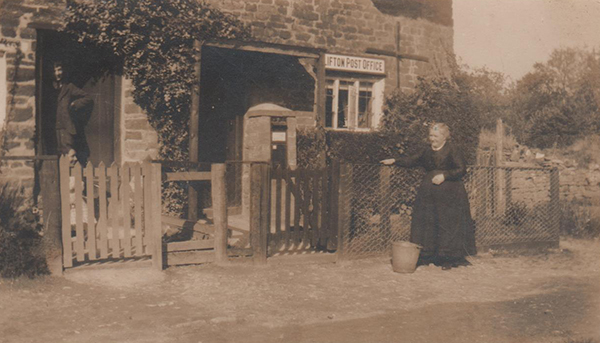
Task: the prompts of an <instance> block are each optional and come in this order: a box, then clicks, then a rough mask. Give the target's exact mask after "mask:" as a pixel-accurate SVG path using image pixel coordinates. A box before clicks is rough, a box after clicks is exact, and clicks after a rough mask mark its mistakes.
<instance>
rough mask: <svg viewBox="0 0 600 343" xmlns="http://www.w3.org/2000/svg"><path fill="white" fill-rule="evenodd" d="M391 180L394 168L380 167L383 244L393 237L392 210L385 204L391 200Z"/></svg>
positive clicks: (381, 236)
mask: <svg viewBox="0 0 600 343" xmlns="http://www.w3.org/2000/svg"><path fill="white" fill-rule="evenodd" d="M391 178H392V167H388V166H383V165H382V166H380V167H379V192H380V197H379V199H378V203H379V204H378V206H377V207H378V209H379V216H380V225H381V226H380V232H379V234H380V238H381V239H382V241H383V243H386V240H390V239H391V237H392V234H391V233H392V221H391V219H390V215H391V211H390V210H391V209H386V208H385V204H386V203H387V202H389V201H390V199H391V190H392V187H391V186H392V185H391Z"/></svg>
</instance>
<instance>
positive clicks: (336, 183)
mask: <svg viewBox="0 0 600 343" xmlns="http://www.w3.org/2000/svg"><path fill="white" fill-rule="evenodd" d="M328 169H329V170H328V172H329V175H330V179H331V184H330V185H329V218H328V220H327V221H328V224H327V230H328V231H327V234H326V237H327V242H326V244H327V249H328V250H337V249H338V248H339V246H340V243H339V241H338V239H334V238H337V233H338V227H339V223H338V203H339V189H340V162H339V161H338V160H334V161H333V163H332V164H331V165H330V166H329V168H328Z"/></svg>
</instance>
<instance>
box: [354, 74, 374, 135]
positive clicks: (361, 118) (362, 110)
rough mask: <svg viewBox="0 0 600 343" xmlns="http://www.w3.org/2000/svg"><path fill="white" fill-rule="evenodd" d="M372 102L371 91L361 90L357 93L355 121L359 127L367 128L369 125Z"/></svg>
mask: <svg viewBox="0 0 600 343" xmlns="http://www.w3.org/2000/svg"><path fill="white" fill-rule="evenodd" d="M361 85H362V84H361ZM361 88H362V87H361ZM372 102H373V95H372V92H371V91H363V90H361V91H360V92H359V93H358V121H357V122H358V127H360V128H369V127H370V124H371V120H370V117H371V107H372Z"/></svg>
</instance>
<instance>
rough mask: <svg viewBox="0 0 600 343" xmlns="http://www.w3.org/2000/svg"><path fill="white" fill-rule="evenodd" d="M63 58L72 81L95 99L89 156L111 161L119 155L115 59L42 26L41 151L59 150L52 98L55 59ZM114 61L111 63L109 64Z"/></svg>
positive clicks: (88, 139) (88, 136) (89, 129)
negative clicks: (112, 59)
mask: <svg viewBox="0 0 600 343" xmlns="http://www.w3.org/2000/svg"><path fill="white" fill-rule="evenodd" d="M55 61H62V62H63V65H64V69H66V70H67V72H66V73H67V75H68V76H67V78H68V81H69V82H71V83H73V84H74V85H76V86H77V87H79V88H81V89H82V90H84V91H85V92H86V93H87V94H88V95H89V96H90V97H91V98H92V99H93V101H94V105H93V107H92V108H91V110H90V113H88V114H89V115H90V117H89V120H88V122H87V124H86V126H85V131H84V132H85V138H86V142H87V148H88V149H89V157H88V160H89V161H90V162H92V163H93V164H94V165H98V164H99V163H100V162H104V163H105V164H106V165H110V164H111V163H112V162H113V161H114V159H115V136H116V135H115V129H116V128H118V125H115V122H116V121H118V117H119V107H120V106H119V97H120V92H118V89H119V84H118V80H119V77H118V76H116V75H115V70H117V69H118V68H117V67H114V65H115V61H111V60H107V58H106V56H105V55H102V54H100V53H98V51H95V50H94V49H92V48H90V47H86V46H83V45H82V44H80V43H78V42H77V41H76V40H74V39H73V38H72V37H69V36H67V35H66V34H63V33H59V32H56V31H49V30H38V49H37V64H36V68H37V79H36V85H37V95H36V96H37V104H38V110H37V123H36V125H37V129H38V130H37V132H38V147H37V151H38V152H37V153H38V154H56V138H55V137H56V132H55V121H56V117H55V111H53V110H52V107H53V106H56V101H55V100H53V99H52V94H53V93H55V92H56V91H54V90H53V81H54V77H53V70H54V68H53V63H54V62H55ZM109 65H110V66H109Z"/></svg>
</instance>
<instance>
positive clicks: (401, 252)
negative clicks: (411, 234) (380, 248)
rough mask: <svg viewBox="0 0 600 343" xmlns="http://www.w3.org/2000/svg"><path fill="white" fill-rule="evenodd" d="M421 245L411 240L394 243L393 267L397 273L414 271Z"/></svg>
mask: <svg viewBox="0 0 600 343" xmlns="http://www.w3.org/2000/svg"><path fill="white" fill-rule="evenodd" d="M421 248H422V247H421V246H420V245H418V244H414V243H411V242H404V241H402V242H393V243H392V268H393V269H394V271H395V272H396V273H413V272H414V271H415V269H417V261H418V260H419V254H420V253H421Z"/></svg>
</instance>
